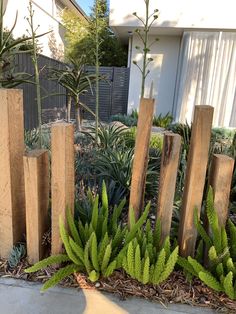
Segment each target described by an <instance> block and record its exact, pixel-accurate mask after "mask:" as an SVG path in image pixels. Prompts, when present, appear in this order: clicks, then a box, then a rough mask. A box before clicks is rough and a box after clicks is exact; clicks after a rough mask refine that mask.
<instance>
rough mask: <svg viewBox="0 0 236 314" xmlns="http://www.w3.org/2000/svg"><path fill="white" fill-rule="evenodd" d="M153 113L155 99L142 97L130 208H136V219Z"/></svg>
mask: <svg viewBox="0 0 236 314" xmlns="http://www.w3.org/2000/svg"><path fill="white" fill-rule="evenodd" d="M153 113H154V99H148V98H142V99H141V102H140V107H139V116H138V126H137V135H136V140H135V150H134V161H133V169H132V181H131V190H130V201H129V206H130V208H131V207H132V208H133V209H134V213H135V218H136V220H137V219H138V218H139V215H140V211H141V210H142V208H143V202H144V193H145V183H146V172H147V165H148V155H149V143H150V137H151V131H152V123H153Z"/></svg>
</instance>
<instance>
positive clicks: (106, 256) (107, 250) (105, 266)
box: [101, 244, 111, 274]
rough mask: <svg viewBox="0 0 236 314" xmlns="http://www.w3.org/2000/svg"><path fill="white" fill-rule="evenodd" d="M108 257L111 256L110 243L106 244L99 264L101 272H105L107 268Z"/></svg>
mask: <svg viewBox="0 0 236 314" xmlns="http://www.w3.org/2000/svg"><path fill="white" fill-rule="evenodd" d="M110 258H111V244H108V246H107V247H106V250H105V254H104V257H103V261H102V265H101V270H102V273H103V274H104V273H105V271H106V269H107V266H108V264H109V262H110Z"/></svg>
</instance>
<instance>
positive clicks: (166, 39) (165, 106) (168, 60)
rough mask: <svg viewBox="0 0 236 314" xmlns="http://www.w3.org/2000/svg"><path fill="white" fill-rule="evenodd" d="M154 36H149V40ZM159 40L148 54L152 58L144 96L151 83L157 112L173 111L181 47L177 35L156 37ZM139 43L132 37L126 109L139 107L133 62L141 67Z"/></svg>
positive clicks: (138, 77)
mask: <svg viewBox="0 0 236 314" xmlns="http://www.w3.org/2000/svg"><path fill="white" fill-rule="evenodd" d="M155 38H156V37H154V36H150V38H149V40H150V42H152V41H153V40H155ZM158 38H159V41H158V42H157V43H155V44H154V45H153V46H152V48H151V54H150V55H149V57H152V58H153V59H154V61H153V62H152V63H151V64H150V66H149V69H150V74H149V75H148V77H147V80H146V89H145V96H149V93H150V87H151V85H152V82H153V96H154V98H155V99H156V109H155V111H156V114H159V113H162V114H165V113H167V112H170V113H172V110H173V102H174V94H175V82H176V75H177V66H178V57H179V49H180V37H179V36H158ZM139 45H141V44H140V42H139V39H138V38H137V37H134V38H133V43H132V47H133V49H132V55H131V60H130V61H131V69H130V71H131V73H130V75H131V78H132V79H131V81H130V87H129V102H128V111H129V112H131V111H132V110H133V109H137V108H138V106H139V99H140V90H141V74H140V71H139V69H138V68H137V66H136V65H134V64H133V63H132V61H133V60H135V61H137V62H138V64H139V65H140V66H141V62H140V61H141V54H140V53H139V52H138V51H137V49H135V47H136V46H139Z"/></svg>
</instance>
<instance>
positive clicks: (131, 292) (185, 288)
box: [0, 260, 236, 313]
mask: <svg viewBox="0 0 236 314" xmlns="http://www.w3.org/2000/svg"><path fill="white" fill-rule="evenodd" d="M26 267H28V264H27V262H26V260H23V261H22V262H21V263H19V265H18V267H17V268H15V269H13V270H12V269H9V267H8V264H7V262H6V261H1V260H0V277H5V278H6V277H11V278H15V279H23V280H28V281H34V282H45V281H46V280H48V279H49V278H50V277H51V276H52V275H53V273H55V271H56V268H53V267H50V268H47V269H46V270H42V271H39V272H37V273H35V274H26V273H25V272H24V269H25V268H26ZM61 285H62V286H63V287H70V288H81V289H97V290H100V291H105V292H108V293H113V294H116V295H118V296H119V297H120V298H121V299H122V300H125V299H127V298H128V297H132V296H135V297H140V298H144V299H146V300H151V301H155V302H158V303H161V304H162V305H163V306H164V307H167V306H168V304H176V303H181V304H188V305H191V306H200V307H204V308H211V309H214V310H217V311H219V312H221V313H236V301H232V300H230V299H229V298H228V297H227V296H226V295H225V294H219V293H216V292H215V291H213V290H212V289H210V288H208V287H206V286H205V285H204V284H203V283H202V282H201V281H200V280H198V279H194V280H193V281H192V282H191V283H190V282H188V281H187V280H186V278H185V276H184V275H183V273H182V272H179V271H177V272H173V273H172V275H171V276H170V277H169V279H168V280H166V281H165V282H164V283H163V284H161V285H159V286H156V285H143V284H141V283H139V282H138V281H137V280H134V279H132V278H130V277H129V276H128V275H126V273H125V272H124V271H115V272H114V273H113V275H112V276H111V277H109V278H103V279H101V280H99V282H96V283H95V284H94V283H91V282H90V281H89V279H88V278H87V276H86V275H84V274H75V276H70V277H68V278H67V279H65V280H64V281H63V282H62V283H61Z"/></svg>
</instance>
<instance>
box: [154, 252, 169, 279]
mask: <svg viewBox="0 0 236 314" xmlns="http://www.w3.org/2000/svg"><path fill="white" fill-rule="evenodd" d="M165 261H166V252H165V249H162V250H161V251H160V253H159V255H158V258H157V261H156V265H155V267H154V273H153V278H152V281H153V283H154V284H158V283H159V279H160V277H161V274H162V272H163V271H164V268H165Z"/></svg>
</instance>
